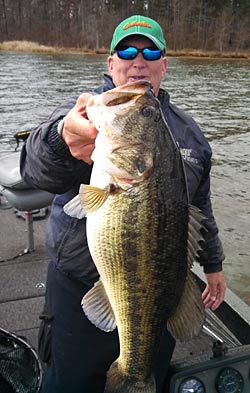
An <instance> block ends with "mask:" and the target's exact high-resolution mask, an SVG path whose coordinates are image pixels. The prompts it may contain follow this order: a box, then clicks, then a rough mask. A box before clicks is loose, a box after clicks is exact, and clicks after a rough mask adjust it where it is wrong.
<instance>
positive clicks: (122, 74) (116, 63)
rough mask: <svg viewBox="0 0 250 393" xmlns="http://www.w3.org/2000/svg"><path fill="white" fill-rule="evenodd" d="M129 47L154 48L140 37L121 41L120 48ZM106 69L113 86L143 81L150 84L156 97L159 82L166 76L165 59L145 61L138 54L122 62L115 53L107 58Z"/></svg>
mask: <svg viewBox="0 0 250 393" xmlns="http://www.w3.org/2000/svg"><path fill="white" fill-rule="evenodd" d="M130 45H131V46H135V47H136V48H138V49H143V48H148V47H152V46H154V44H153V43H152V41H150V40H149V39H148V38H146V37H144V36H140V35H134V36H131V37H128V38H126V39H124V40H123V41H122V46H130ZM108 68H109V73H110V76H111V77H112V79H113V82H114V85H115V86H120V85H123V84H125V83H128V82H135V81H137V80H141V79H143V80H147V81H149V82H151V84H152V86H153V90H154V93H155V95H156V96H157V95H158V92H159V88H160V84H161V80H162V79H163V78H164V76H165V74H166V70H167V59H166V57H161V58H160V59H159V60H154V61H147V60H145V59H144V58H143V56H142V53H139V54H138V55H137V57H136V58H135V59H133V60H123V59H120V58H119V57H118V56H117V53H116V52H115V53H114V54H113V56H109V57H108Z"/></svg>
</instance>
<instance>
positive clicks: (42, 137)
mask: <svg viewBox="0 0 250 393" xmlns="http://www.w3.org/2000/svg"><path fill="white" fill-rule="evenodd" d="M89 97H90V95H89V94H83V95H81V96H80V97H79V98H78V100H75V99H72V100H71V101H70V102H68V103H66V104H63V105H62V106H60V107H59V108H57V109H56V110H55V111H54V112H53V113H52V115H51V116H50V118H49V119H48V120H46V121H45V122H43V123H41V124H40V125H39V126H38V127H37V128H35V129H34V130H33V131H32V133H31V134H30V136H29V138H28V140H27V142H26V144H25V145H24V147H23V149H22V153H21V163H20V165H21V174H22V177H23V178H24V180H25V181H27V183H29V184H31V185H32V186H33V187H35V188H40V189H44V190H47V191H50V192H53V193H58V194H60V193H64V192H67V191H68V190H70V189H71V188H72V187H74V186H76V185H77V184H80V183H81V182H84V181H86V180H87V179H88V178H89V176H90V173H91V166H90V165H88V163H90V162H91V159H90V156H91V154H92V151H93V149H94V140H95V137H96V134H97V131H96V130H95V128H94V126H93V125H92V124H90V123H89V121H88V119H87V118H86V115H85V106H86V102H87V100H88V98H89ZM63 118H64V120H65V122H64V127H63V130H62V135H61V136H60V135H59V133H58V123H59V121H60V120H61V119H63ZM66 142H67V143H66ZM84 161H85V162H84Z"/></svg>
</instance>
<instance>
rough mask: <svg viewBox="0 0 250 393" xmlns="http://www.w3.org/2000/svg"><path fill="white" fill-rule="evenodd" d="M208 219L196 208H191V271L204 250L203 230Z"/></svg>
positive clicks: (189, 230) (189, 241)
mask: <svg viewBox="0 0 250 393" xmlns="http://www.w3.org/2000/svg"><path fill="white" fill-rule="evenodd" d="M204 220H206V217H205V216H204V215H203V214H202V212H201V211H200V210H199V209H198V208H197V207H195V206H189V222H188V267H189V269H191V267H192V265H193V262H194V261H195V260H196V259H197V257H198V256H199V254H198V252H199V251H201V250H202V247H201V243H202V242H203V241H204V238H203V236H202V234H201V229H204V230H206V229H205V227H204V226H203V224H202V222H203V221H204Z"/></svg>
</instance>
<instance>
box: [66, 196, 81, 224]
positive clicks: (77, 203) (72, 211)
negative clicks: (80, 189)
mask: <svg viewBox="0 0 250 393" xmlns="http://www.w3.org/2000/svg"><path fill="white" fill-rule="evenodd" d="M63 210H64V212H65V213H66V214H68V215H69V216H71V217H76V218H79V219H81V218H84V217H86V214H87V213H86V210H85V209H84V208H83V206H82V203H81V200H80V197H79V195H76V196H75V197H74V198H73V199H71V201H69V202H68V203H67V204H66V205H65V206H64V207H63Z"/></svg>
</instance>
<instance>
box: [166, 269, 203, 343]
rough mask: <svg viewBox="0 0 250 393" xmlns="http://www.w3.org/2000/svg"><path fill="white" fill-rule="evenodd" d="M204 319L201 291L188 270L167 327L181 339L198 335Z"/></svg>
mask: <svg viewBox="0 0 250 393" xmlns="http://www.w3.org/2000/svg"><path fill="white" fill-rule="evenodd" d="M204 320H205V308H204V304H203V301H202V298H201V291H200V289H199V287H198V284H197V282H196V280H195V277H194V275H193V273H192V272H190V271H189V272H188V276H187V280H186V283H185V287H184V291H183V294H182V297H181V299H180V302H179V304H178V306H177V309H176V311H175V314H174V315H173V316H172V317H170V318H169V320H168V321H167V327H168V329H169V330H170V332H171V333H172V334H173V335H174V337H175V338H177V339H180V340H181V341H183V340H187V339H191V338H193V337H196V336H198V335H199V333H200V331H201V329H202V326H203V324H204Z"/></svg>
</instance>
